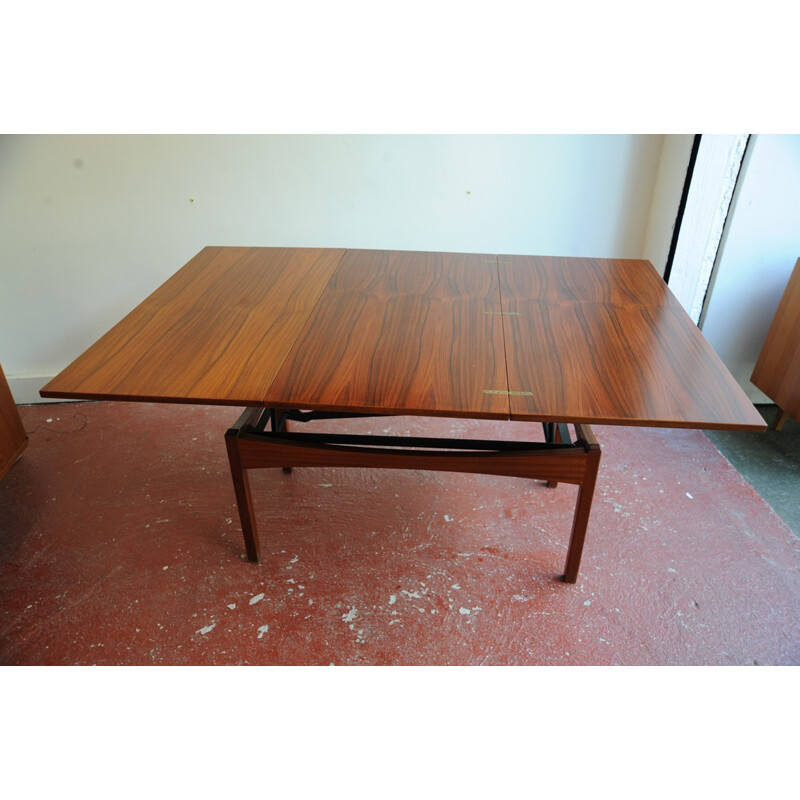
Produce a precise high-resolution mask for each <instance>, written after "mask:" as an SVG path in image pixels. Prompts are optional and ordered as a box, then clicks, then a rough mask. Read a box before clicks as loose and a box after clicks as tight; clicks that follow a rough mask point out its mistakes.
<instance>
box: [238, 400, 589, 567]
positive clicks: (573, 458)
mask: <svg viewBox="0 0 800 800" xmlns="http://www.w3.org/2000/svg"><path fill="white" fill-rule="evenodd" d="M263 413H264V414H272V417H271V419H272V421H273V424H274V427H275V429H271V430H269V431H267V430H265V429H266V424H265V422H264V419H265V418H264V417H262V418H261V420H260V421H259V420H258V414H259V409H250V410H248V411H246V412H245V413H244V414H243V415H242V416H241V417H240V419H239V421H238V422H237V423H236V425H235V426H234V427H233V428H231V429H229V430H228V432H227V433H226V434H225V440H226V445H227V448H228V458H229V461H230V466H231V475H232V478H233V485H234V489H235V491H236V503H237V506H238V508H239V516H240V519H241V523H242V533H243V535H244V540H245V547H246V549H247V557H248V558H249V559H250V560H251V561H258V559H259V548H258V532H257V530H256V524H255V515H254V513H253V502H252V496H251V492H250V486H249V482H248V480H247V471H248V470H250V469H262V468H269V467H282V468H284V469H287V468H291V467H292V466H301V467H311V466H325V467H359V468H377V469H421V470H434V471H445V472H465V473H482V474H487V475H508V476H515V477H521V478H529V479H533V480H544V481H546V482H547V483H548V485H549V484H551V483H553V484H554V483H557V482H559V481H563V482H564V483H571V484H577V485H578V487H579V490H578V499H577V504H576V507H575V515H574V518H573V524H572V535H571V539H570V544H569V549H568V553H567V563H566V567H565V570H564V574H563V575H562V576H561V579H562V580H563V581H564V582H565V583H575V582H576V581H577V578H578V569H579V567H580V561H581V555H582V552H583V545H584V541H585V538H586V529H587V526H588V522H589V515H590V512H591V508H592V498H593V495H594V488H595V483H596V480H597V471H598V467H599V464H600V446H599V445H598V443H597V441H596V440H595V439H594V436H593V435H592V432H591V429H590V428H589V426H588V425H575V426H574V427H575V431H576V434H577V439H576V441H575V442H572V441H570V440H569V434H568V432H567V426H566V425H560V426H559V432H558V434H556V433H555V431H554V432H553V435H552V436H551V437H548V438H551V441H550V442H545V443H541V442H509V441H486V440H461V439H432V438H421V437H401V436H374V435H364V436H360V435H348V434H325V433H312V434H305V433H294V432H291V433H290V432H287V431H286V430H284V429H282V425H281V424H279V423H277V422H275V419H276V418H275V416H274V412H270V411H269V410H267V411H264V412H263ZM309 417H310V415H309ZM296 418H300V419H301V421H302V420H303V415H300V414H298V415H297V416H296V417H295V416H293V417H292V419H296ZM556 437H557V438H558V439H559V441H555V439H556ZM565 440H566V441H565Z"/></svg>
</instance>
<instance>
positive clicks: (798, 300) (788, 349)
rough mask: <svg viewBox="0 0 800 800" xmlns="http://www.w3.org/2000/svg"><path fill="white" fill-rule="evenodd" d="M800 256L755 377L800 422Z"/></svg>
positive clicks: (765, 340)
mask: <svg viewBox="0 0 800 800" xmlns="http://www.w3.org/2000/svg"><path fill="white" fill-rule="evenodd" d="M799 328H800V259H798V260H797V263H796V264H795V266H794V270H793V271H792V274H791V276H790V277H789V282H788V283H787V284H786V289H785V290H784V292H783V295H782V297H781V301H780V303H779V304H778V308H777V309H776V310H775V316H774V317H773V318H772V323H771V324H770V327H769V330H768V331H767V337H766V339H764V344H763V345H762V346H761V352H760V353H759V356H758V361H756V365H755V368H754V369H753V375H752V378H751V380H752V381H753V383H754V384H755V385H756V386H757V387H758V388H759V389H761V391H762V392H764V394H765V395H767V397H769V398H771V399H772V400H773V402H774V403H775V404H776V405H777V406H778V408H779V409H781V412H782V413H781V415H780V416H779V421H778V422H776V426H775V427H776V428H780V426H781V424H782V422H781V420H783V421H785V419H786V416H787V415H788V416H791V417H792V418H793V419H795V420H796V421H797V422H800V333H798V329H799Z"/></svg>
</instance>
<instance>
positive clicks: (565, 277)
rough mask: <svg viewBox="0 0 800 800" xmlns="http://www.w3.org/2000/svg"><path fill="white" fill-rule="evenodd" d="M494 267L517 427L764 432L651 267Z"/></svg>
mask: <svg viewBox="0 0 800 800" xmlns="http://www.w3.org/2000/svg"><path fill="white" fill-rule="evenodd" d="M498 267H499V271H500V285H501V292H502V297H503V309H504V311H506V312H508V313H506V314H505V315H504V316H503V321H504V325H505V337H506V353H507V363H508V380H509V390H510V391H511V392H512V394H511V396H510V404H511V416H512V418H513V419H521V420H522V419H528V420H551V421H570V422H588V423H603V424H628V425H653V426H669V427H696V428H731V429H742V430H764V428H765V424H764V421H763V419H762V418H761V416H760V415H759V414H758V412H757V411H756V410H755V408H754V407H753V405H752V403H750V401H749V400H748V399H747V397H746V395H745V394H744V392H743V391H742V390H741V388H740V387H739V386H738V384H737V383H736V382H735V381H734V380H733V378H732V377H731V375H730V373H729V372H728V370H727V369H726V368H725V366H724V365H723V364H722V362H721V361H720V359H719V358H718V357H717V355H716V354H715V353H714V351H713V350H712V349H711V347H710V346H709V345H708V343H707V342H706V340H705V339H704V338H703V336H702V334H701V333H700V331H699V330H698V329H697V327H696V326H695V325H694V324H693V323H692V322H691V320H690V319H689V317H688V315H687V314H686V313H685V312H684V310H683V308H682V307H681V306H680V304H679V303H678V301H677V300H676V299H675V298H674V296H673V295H672V293H671V292H670V291H669V289H668V287H667V286H666V285H665V284H664V282H663V281H662V280H661V278H660V277H659V276H658V274H657V273H656V271H655V270H654V269H653V267H652V265H651V264H650V263H649V262H646V261H621V260H603V259H580V258H552V257H533V256H499V257H498Z"/></svg>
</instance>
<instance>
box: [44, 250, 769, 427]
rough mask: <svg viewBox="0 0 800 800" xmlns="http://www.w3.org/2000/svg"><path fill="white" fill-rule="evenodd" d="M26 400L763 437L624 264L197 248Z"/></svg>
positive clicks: (684, 328) (650, 274) (748, 409)
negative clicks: (658, 428) (724, 431)
mask: <svg viewBox="0 0 800 800" xmlns="http://www.w3.org/2000/svg"><path fill="white" fill-rule="evenodd" d="M41 394H42V395H43V396H44V397H74V398H97V399H115V400H153V401H162V402H191V403H217V404H228V405H240V406H242V405H245V406H263V405H268V406H273V407H288V408H308V409H320V410H330V411H344V412H347V411H354V412H367V413H381V414H428V415H440V416H464V417H476V418H507V417H509V416H511V417H512V418H515V419H525V420H541V421H560V422H586V423H592V422H596V423H606V424H630V425H664V426H676V427H707V428H714V427H717V428H739V429H747V430H763V429H764V427H765V425H764V423H763V420H761V417H760V415H759V414H758V412H756V410H755V409H754V408H753V406H752V404H751V403H750V402H749V401H748V400H747V398H746V397H745V395H744V393H743V392H742V391H741V389H740V388H739V387H738V386H737V385H736V383H735V382H734V381H733V378H732V377H731V376H730V374H729V373H728V371H727V369H725V367H724V366H723V364H722V363H721V361H720V360H719V359H718V358H717V356H716V355H715V354H714V352H713V351H712V350H711V348H710V347H709V346H708V344H707V343H706V341H705V340H704V339H703V337H702V335H701V334H700V333H699V331H698V330H697V328H696V327H695V326H694V325H693V324H692V323H691V321H690V320H689V318H688V316H687V315H686V314H685V313H684V311H683V309H682V308H681V307H680V305H679V304H678V302H677V301H676V300H675V298H674V297H673V296H672V293H671V292H670V291H669V289H668V288H667V287H666V286H665V284H664V282H663V281H662V280H661V278H660V276H658V274H657V273H656V272H655V270H654V269H653V268H652V266H651V265H650V264H649V263H648V262H645V261H633V260H610V259H605V260H604V259H587V258H555V257H533V256H493V255H481V254H462V253H427V252H399V251H379V250H348V251H344V250H326V249H295V248H244V247H239V248H237V247H222V248H220V247H209V248H206V249H204V250H203V251H201V252H200V253H199V254H198V255H197V256H196V257H195V258H193V259H192V260H191V261H190V262H189V263H188V264H187V265H186V266H185V267H183V269H181V270H180V271H179V272H178V273H176V274H175V275H174V276H173V277H172V278H171V279H170V280H168V281H167V282H166V283H165V284H164V285H163V286H162V287H161V288H159V289H158V290H156V291H155V292H154V293H153V294H152V295H151V296H150V297H149V298H147V300H145V301H144V302H143V303H142V304H141V305H139V306H138V307H137V308H136V309H134V310H133V311H132V312H131V313H130V314H129V315H128V316H127V317H126V318H125V319H124V320H123V321H122V322H120V323H119V324H118V325H117V326H115V327H114V328H113V329H112V330H111V331H109V333H108V334H106V335H105V336H104V337H103V338H102V339H100V340H99V341H98V342H97V343H96V344H95V345H93V346H92V347H91V348H89V350H87V352H86V353H84V355H82V356H81V357H80V358H78V359H77V360H76V361H75V362H73V364H71V365H70V366H69V367H67V368H66V369H65V370H64V371H63V372H62V373H61V374H60V375H58V376H57V377H56V378H55V379H53V381H51V382H50V383H49V384H48V385H47V386H46V387H44V389H42V392H41Z"/></svg>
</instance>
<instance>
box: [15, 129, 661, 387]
mask: <svg viewBox="0 0 800 800" xmlns="http://www.w3.org/2000/svg"><path fill="white" fill-rule="evenodd" d="M662 143H663V137H661V136H638V135H630V136H628V135H619V136H616V135H614V136H606V135H601V136H494V135H492V136H450V135H447V136H394V135H386V136H384V135H380V136H350V135H318V136H316V135H315V136H3V137H0V343H1V344H0V363H2V365H3V368H4V370H5V372H6V375H7V376H8V378H9V384H10V385H11V386H12V391H14V393H15V397H16V399H17V401H18V402H31V401H33V400H35V399H37V396H36V392H37V391H38V388H39V386H41V385H42V383H44V382H45V380H46V379H47V378H48V377H49V376H52V375H54V374H55V373H56V372H58V371H59V370H61V369H62V368H63V367H64V366H66V364H67V363H69V361H71V360H72V359H73V358H75V357H76V356H77V355H79V354H80V353H81V352H82V351H83V350H84V349H85V348H86V347H88V346H89V345H90V344H91V343H92V342H93V341H95V340H96V339H97V338H98V337H99V336H100V335H101V334H103V333H104V332H105V331H106V330H107V329H108V328H109V327H111V325H113V324H114V323H115V322H117V321H118V320H119V319H120V318H121V317H122V316H123V315H124V314H125V313H127V312H128V311H129V310H130V309H131V308H133V307H134V306H135V305H136V304H137V303H138V302H140V301H141V300H142V299H143V298H144V297H145V296H147V295H148V294H149V293H150V292H151V291H152V290H153V289H155V288H156V287H157V286H158V285H160V284H161V283H162V282H163V281H164V280H166V278H167V277H169V276H170V275H171V274H172V273H173V272H175V271H176V270H177V269H178V268H179V267H180V266H182V265H183V264H184V263H185V262H186V261H188V260H189V259H190V258H191V257H192V256H193V255H194V254H195V253H196V252H197V251H199V250H200V249H201V248H202V247H204V246H205V245H209V244H215V245H296V246H300V245H306V246H339V247H354V248H357V247H377V248H398V249H427V250H453V251H477V252H490V253H502V252H507V253H536V254H559V255H587V256H598V257H604V256H605V257H610V256H617V257H632V258H639V257H642V251H643V247H644V240H645V235H646V230H647V224H648V219H649V212H650V206H651V199H652V197H653V193H654V185H655V182H656V176H657V173H658V169H659V163H660V155H661V149H662ZM676 203H677V200H676ZM671 221H674V214H673V217H672V220H671ZM22 395H24V396H22Z"/></svg>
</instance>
